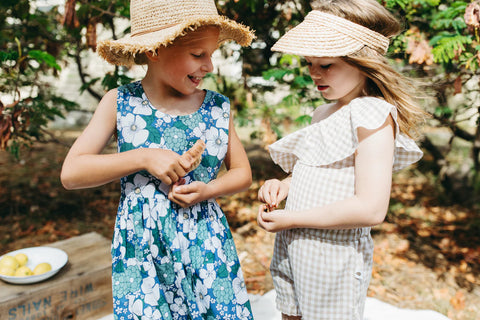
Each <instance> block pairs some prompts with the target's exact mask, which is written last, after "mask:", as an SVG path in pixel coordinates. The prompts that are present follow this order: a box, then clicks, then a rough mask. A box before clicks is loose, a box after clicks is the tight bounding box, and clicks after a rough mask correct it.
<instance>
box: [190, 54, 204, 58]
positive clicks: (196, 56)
mask: <svg viewBox="0 0 480 320" xmlns="http://www.w3.org/2000/svg"><path fill="white" fill-rule="evenodd" d="M192 56H194V57H195V58H201V57H203V54H194V53H192Z"/></svg>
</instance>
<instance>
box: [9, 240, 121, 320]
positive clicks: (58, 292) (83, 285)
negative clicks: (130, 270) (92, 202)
mask: <svg viewBox="0 0 480 320" xmlns="http://www.w3.org/2000/svg"><path fill="white" fill-rule="evenodd" d="M46 246H49V247H55V248H59V249H62V250H63V251H65V252H66V253H67V254H68V262H67V264H66V265H65V266H64V267H63V268H62V270H60V272H59V273H57V274H56V275H54V276H53V277H52V278H49V279H47V280H45V281H43V282H39V283H35V284H21V285H19V284H8V283H5V282H3V281H0V319H2V320H40V319H42V320H57V319H58V320H64V319H65V320H66V319H69V320H97V319H99V318H101V317H102V316H105V315H108V314H111V313H112V311H113V307H112V280H111V275H112V273H111V257H110V240H108V239H106V238H104V237H102V236H101V235H99V234H98V233H94V232H92V233H88V234H84V235H81V236H78V237H73V238H70V239H67V240H63V241H59V242H55V243H52V244H48V245H46Z"/></svg>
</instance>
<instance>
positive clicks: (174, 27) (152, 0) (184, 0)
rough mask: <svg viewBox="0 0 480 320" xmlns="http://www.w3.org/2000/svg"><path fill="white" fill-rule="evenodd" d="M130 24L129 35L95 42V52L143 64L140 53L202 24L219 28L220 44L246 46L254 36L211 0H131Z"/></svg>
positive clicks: (119, 61) (117, 61)
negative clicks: (233, 43) (220, 12)
mask: <svg viewBox="0 0 480 320" xmlns="http://www.w3.org/2000/svg"><path fill="white" fill-rule="evenodd" d="M130 24H131V33H130V34H129V35H126V36H125V37H123V38H121V39H118V40H103V41H100V42H99V43H98V45H97V51H98V54H99V55H100V56H101V57H102V58H104V59H105V60H106V61H108V62H110V63H112V64H115V65H127V66H128V65H132V64H133V63H139V64H144V63H146V59H142V54H143V53H145V52H148V51H150V52H154V51H155V50H157V49H158V48H160V47H161V46H168V45H170V44H171V43H173V41H174V40H175V39H177V38H178V37H181V36H184V35H186V34H187V33H188V32H190V31H194V30H196V29H198V28H200V27H202V26H216V27H218V28H219V30H220V34H219V37H218V43H219V44H221V43H223V42H225V41H229V40H233V41H236V42H237V43H238V44H240V45H241V46H248V45H250V43H251V42H252V40H253V39H254V38H255V34H254V33H253V31H252V30H250V28H249V27H246V26H244V25H242V24H241V23H237V22H235V21H233V20H231V19H229V18H227V17H225V16H221V15H219V14H218V11H217V7H216V6H215V2H214V0H131V2H130ZM137 58H138V59H137Z"/></svg>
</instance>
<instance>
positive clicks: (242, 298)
mask: <svg viewBox="0 0 480 320" xmlns="http://www.w3.org/2000/svg"><path fill="white" fill-rule="evenodd" d="M130 12H131V24H132V29H131V32H132V33H131V35H130V36H129V37H125V38H123V39H120V40H116V41H104V42H101V43H99V45H98V52H99V54H100V55H101V56H102V57H103V58H105V59H106V60H107V61H108V62H110V63H112V64H116V65H130V64H132V63H138V64H146V65H147V72H146V75H145V77H144V78H143V79H142V80H141V81H136V82H133V83H130V84H127V85H124V86H121V87H119V88H117V89H114V90H111V91H109V92H108V93H107V94H106V95H105V96H104V98H103V99H102V100H101V102H100V103H99V105H98V108H97V110H96V112H95V114H94V116H93V118H92V119H91V121H90V123H89V124H88V126H87V128H86V129H85V130H84V132H83V133H82V134H81V136H80V137H79V138H78V139H77V140H76V141H75V143H74V145H73V146H72V148H71V150H70V151H69V153H68V155H67V157H66V159H65V162H64V165H63V168H62V173H61V179H62V183H63V184H64V186H65V187H66V188H68V189H77V188H87V187H94V186H99V185H103V184H105V183H108V182H110V181H114V180H117V179H120V180H121V197H120V204H119V207H118V213H117V219H116V224H115V231H114V236H113V242H112V259H113V265H112V286H113V299H114V304H113V305H114V317H115V319H252V314H251V307H250V302H249V300H248V296H247V291H246V288H245V284H244V280H243V276H242V270H241V268H240V264H239V260H238V257H237V253H236V249H235V244H234V242H233V239H232V235H231V232H230V230H229V226H228V223H227V220H226V218H225V215H224V214H223V212H222V210H221V209H220V207H219V206H218V204H217V202H216V201H215V198H216V197H218V196H221V195H227V194H232V193H235V192H238V191H241V190H244V189H246V188H248V186H249V185H250V183H251V171H250V166H249V162H248V159H247V156H246V153H245V151H244V149H243V146H242V144H241V142H240V140H239V138H238V136H237V134H236V133H235V129H234V126H233V121H232V117H231V110H230V103H229V100H228V98H226V97H225V96H223V95H221V94H219V93H216V92H213V91H209V90H200V89H198V86H199V84H200V82H201V80H202V78H203V77H205V75H206V74H207V73H209V72H211V71H212V69H213V66H212V62H211V55H212V53H213V52H214V51H215V50H216V49H217V47H218V45H219V44H220V43H221V42H223V41H226V40H230V39H232V40H235V41H237V42H238V43H239V44H241V45H248V44H250V42H251V40H252V38H253V33H252V32H251V31H250V30H249V29H248V28H247V27H245V26H242V25H240V24H237V23H235V22H234V21H232V20H229V19H227V18H225V17H222V16H219V15H218V13H217V10H216V7H215V3H214V1H213V0H177V1H160V0H133V1H132V2H131V6H130ZM113 135H115V136H116V137H117V142H118V153H116V154H102V150H103V149H104V147H105V146H106V144H107V143H108V141H109V139H110V138H111V136H113ZM199 141H203V143H201V144H200V145H202V144H204V146H205V149H204V151H203V148H201V147H200V151H199V152H198V148H197V146H198V143H199ZM194 146H195V147H194ZM192 147H194V148H196V150H197V153H199V154H200V153H202V154H201V160H200V161H197V163H196V164H194V162H195V160H196V159H195V156H193V155H191V154H190V153H189V152H187V151H188V150H190V149H191V148H192ZM222 163H225V165H226V168H227V171H226V172H225V173H224V174H223V175H222V176H221V177H217V174H218V172H219V169H220V166H221V165H222Z"/></svg>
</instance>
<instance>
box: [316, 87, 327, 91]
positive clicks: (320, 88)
mask: <svg viewBox="0 0 480 320" xmlns="http://www.w3.org/2000/svg"><path fill="white" fill-rule="evenodd" d="M327 88H328V86H317V89H318V91H325V90H327Z"/></svg>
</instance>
